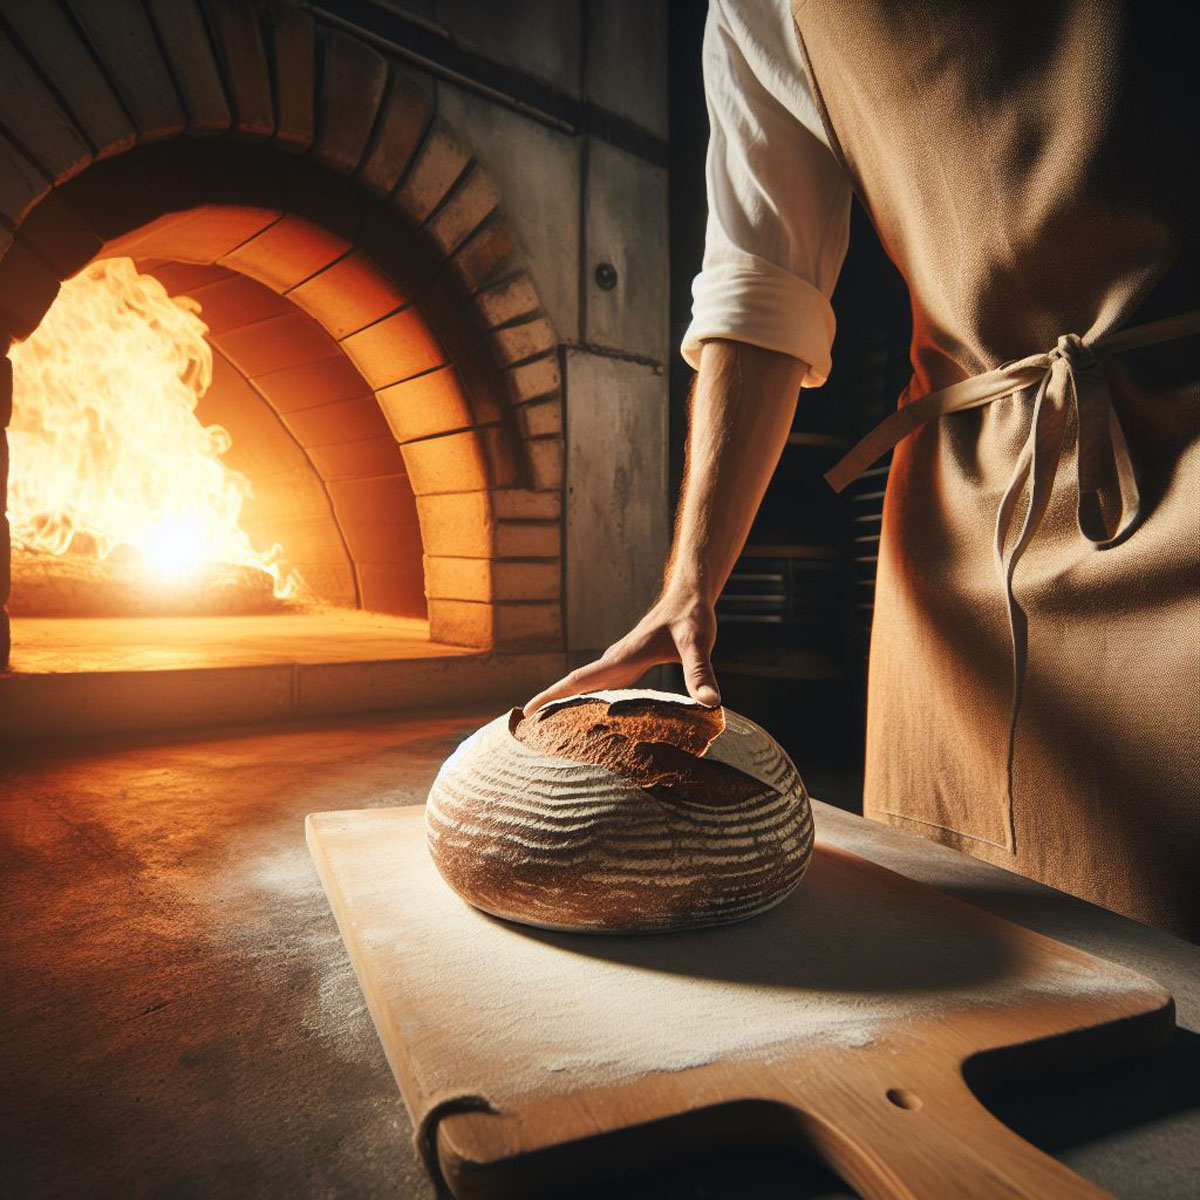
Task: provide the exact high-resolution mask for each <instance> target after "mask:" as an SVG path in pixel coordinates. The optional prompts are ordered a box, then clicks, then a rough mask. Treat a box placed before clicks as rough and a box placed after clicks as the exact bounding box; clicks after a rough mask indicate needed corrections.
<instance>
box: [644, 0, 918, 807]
mask: <svg viewBox="0 0 1200 1200" xmlns="http://www.w3.org/2000/svg"><path fill="white" fill-rule="evenodd" d="M706 11H707V5H705V4H701V3H697V2H696V0H671V2H670V4H669V9H668V13H669V46H670V59H669V87H668V104H669V117H670V141H669V164H668V166H669V172H670V231H671V243H670V263H671V342H672V351H673V355H672V358H671V365H670V373H671V379H670V383H671V482H672V495H673V496H674V495H675V494H677V492H678V488H679V484H680V482H681V480H682V477H683V462H684V446H685V441H686V430H687V405H688V391H689V388H690V386H691V380H692V375H693V373H692V371H691V369H690V368H689V367H688V366H687V364H686V363H685V362H684V361H683V359H682V358H681V357H680V355H679V354H678V346H679V343H680V341H681V340H682V338H683V335H684V332H685V330H686V329H687V326H688V322H689V320H690V319H691V304H692V295H691V286H692V280H693V278H694V277H695V275H696V273H697V272H698V271H699V269H700V263H701V259H702V257H703V253H704V226H705V219H706V211H707V210H706V202H705V190H704V159H705V151H706V147H707V142H708V117H707V112H706V109H705V103H704V81H703V78H702V74H701V43H702V40H703V35H704V22H705V16H706ZM833 307H834V312H835V314H836V317H837V337H836V339H835V341H834V345H833V372H832V374H831V376H830V378H829V381H828V382H827V383H826V384H825V386H824V387H822V388H819V389H807V390H805V391H804V392H803V393H802V395H801V398H800V404H799V406H798V409H797V413H796V419H795V423H794V426H793V437H792V439H791V442H790V443H789V445H788V447H787V448H786V449H785V450H784V452H783V457H782V459H781V461H780V464H779V467H778V469H777V471H776V473H775V477H774V479H773V480H772V483H771V485H770V487H769V489H768V491H767V495H766V498H765V499H764V501H763V506H762V509H761V510H760V512H759V515H758V518H757V519H756V521H755V524H754V528H753V530H752V531H751V534H750V544H749V545H748V547H747V552H746V554H745V555H744V556H743V557H742V559H741V560H739V562H738V565H737V566H736V567H735V569H734V573H733V576H732V578H731V579H730V581H729V584H728V586H727V587H726V589H725V593H724V594H723V596H722V598H721V600H720V602H719V604H718V616H719V618H720V632H719V635H718V642H717V647H716V651H715V654H714V661H715V664H716V666H717V674H718V679H719V682H720V685H721V692H722V699H723V700H724V701H725V703H726V704H728V705H729V706H730V707H731V708H734V709H737V710H739V711H741V712H743V713H745V714H746V715H747V716H749V717H752V718H753V719H754V720H756V721H758V722H759V723H760V724H761V725H763V726H764V727H766V728H767V729H769V730H770V731H771V733H772V734H774V735H775V737H776V738H778V739H779V741H780V742H781V743H782V744H783V745H784V746H785V747H786V748H787V750H788V751H789V753H791V755H792V757H793V758H795V759H796V761H797V763H798V765H799V766H800V770H801V773H802V774H803V775H804V777H805V779H806V781H807V782H808V785H809V787H810V789H811V790H812V791H813V792H814V793H815V794H818V795H820V796H821V797H822V798H823V799H827V800H831V801H833V802H835V803H838V804H840V805H842V806H843V807H846V808H851V809H856V810H857V809H860V808H861V778H862V749H863V734H864V717H865V700H866V692H865V687H866V666H867V651H868V644H869V637H870V626H871V615H872V600H873V594H874V579H875V556H876V553H877V548H878V535H879V519H880V512H881V509H882V495H883V489H884V484H885V483H886V475H887V466H886V461H885V463H884V464H883V465H881V466H880V467H878V468H877V469H876V470H875V471H874V472H871V473H868V474H867V475H866V476H864V477H863V478H862V479H861V480H859V481H858V482H857V483H856V484H854V485H852V486H851V487H850V488H849V489H848V490H847V491H846V492H845V493H843V494H842V495H841V496H838V495H835V494H834V492H833V491H832V490H831V489H830V488H829V487H828V486H827V485H826V483H825V481H824V479H823V478H822V475H823V473H824V472H825V471H826V470H828V469H829V467H831V466H832V465H833V463H834V462H836V461H837V459H838V458H839V457H840V455H841V454H842V453H843V452H844V451H845V450H846V449H848V448H849V447H850V445H852V444H853V443H854V442H855V441H856V440H857V439H858V438H859V437H861V436H862V435H863V434H864V433H866V432H867V431H868V430H869V429H870V428H871V427H872V426H873V425H874V424H875V423H876V422H877V421H879V420H881V419H882V418H883V417H884V416H885V415H886V414H887V412H888V411H889V410H890V409H892V408H894V407H895V403H896V398H897V396H898V395H899V393H900V391H901V390H902V388H903V387H904V385H905V383H906V382H907V381H908V375H909V363H908V345H909V339H910V335H911V321H910V316H909V308H908V298H907V293H906V290H905V286H904V282H903V280H902V279H901V277H900V275H899V273H898V272H897V271H896V269H895V267H894V266H893V265H892V263H891V262H890V261H889V259H888V257H887V255H886V253H885V252H884V250H883V247H882V246H881V245H880V243H879V239H878V238H877V237H876V235H875V231H874V229H873V228H872V226H871V223H870V220H869V219H868V217H867V215H866V213H865V212H864V211H863V209H862V207H861V206H860V205H859V204H858V202H857V201H855V204H854V208H853V213H852V217H851V233H850V248H849V251H848V253H847V255H846V262H845V266H844V267H843V269H842V273H841V276H840V278H839V281H838V285H837V289H836V291H835V292H834V295H833Z"/></svg>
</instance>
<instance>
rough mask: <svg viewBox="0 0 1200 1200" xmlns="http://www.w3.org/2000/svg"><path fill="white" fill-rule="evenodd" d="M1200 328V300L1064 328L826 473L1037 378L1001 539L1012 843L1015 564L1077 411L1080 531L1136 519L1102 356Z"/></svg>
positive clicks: (925, 405) (1104, 531) (921, 403)
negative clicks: (1098, 326)
mask: <svg viewBox="0 0 1200 1200" xmlns="http://www.w3.org/2000/svg"><path fill="white" fill-rule="evenodd" d="M1197 334H1200V310H1196V311H1193V312H1187V313H1182V314H1180V315H1179V316H1175V317H1168V318H1166V319H1165V320H1161V321H1151V322H1149V323H1147V324H1145V325H1136V326H1134V327H1133V328H1130V329H1123V330H1120V331H1119V332H1117V333H1113V334H1109V335H1108V336H1107V337H1103V338H1100V339H1098V340H1097V341H1095V342H1092V343H1089V342H1086V341H1084V340H1083V339H1082V338H1080V337H1078V336H1077V335H1076V334H1073V333H1068V334H1064V335H1063V336H1062V337H1060V338H1059V339H1058V344H1057V345H1056V346H1055V347H1054V349H1052V350H1049V351H1046V352H1045V353H1042V354H1033V355H1030V356H1029V357H1028V358H1022V359H1019V360H1018V361H1015V362H1011V363H1005V364H1004V365H1003V366H1000V367H997V368H996V369H995V370H992V371H987V372H985V373H984V374H982V375H975V376H973V377H972V378H970V379H964V380H962V381H961V382H959V383H955V384H951V386H950V387H947V388H942V389H940V390H939V391H936V392H930V393H929V395H927V396H922V397H921V398H920V399H919V400H914V401H912V403H910V404H905V405H904V406H902V407H901V408H899V409H897V410H896V412H894V413H893V414H892V415H891V416H890V417H888V418H887V419H886V420H884V421H882V422H880V424H878V425H877V426H876V427H875V428H874V429H873V430H871V432H870V433H868V434H867V436H866V437H865V438H863V439H862V441H861V442H859V443H858V445H856V446H855V447H854V449H852V450H851V451H850V452H849V453H848V454H847V455H846V456H845V457H844V458H843V459H842V460H841V461H840V462H838V463H837V465H836V466H834V467H833V469H832V470H830V471H829V472H828V473H827V474H826V476H825V478H826V480H827V481H828V482H829V484H830V486H831V487H832V488H833V489H834V491H837V492H840V491H842V490H843V489H844V488H845V487H846V486H847V485H848V484H850V483H852V482H853V481H854V480H855V479H857V478H858V477H859V475H861V474H862V473H863V471H865V470H866V469H867V468H868V467H869V466H871V465H872V464H873V463H874V462H876V461H877V460H878V459H879V458H881V457H882V456H883V455H884V454H886V453H887V452H888V451H889V450H891V449H892V448H893V447H895V446H896V445H897V444H898V443H899V442H901V441H902V440H903V439H904V438H906V437H907V436H908V435H909V434H910V433H913V432H915V431H916V430H917V429H918V428H920V426H922V425H924V424H926V423H927V422H929V421H932V420H936V419H937V418H939V417H943V416H945V415H946V414H947V413H952V412H961V411H963V410H965V409H968V408H979V407H981V406H982V405H985V404H991V403H992V401H994V400H1000V399H1002V398H1003V397H1005V396H1011V395H1012V394H1013V393H1014V392H1019V391H1021V390H1022V389H1023V388H1028V387H1033V386H1036V389H1037V390H1036V391H1035V393H1034V401H1033V415H1032V417H1031V419H1030V423H1029V437H1028V439H1027V440H1026V442H1025V445H1024V446H1023V447H1022V449H1021V453H1020V454H1019V456H1018V458H1017V463H1016V467H1015V468H1014V470H1013V474H1012V478H1011V479H1010V480H1009V483H1008V487H1007V488H1006V489H1005V492H1004V496H1003V498H1002V499H1001V501H1000V508H999V510H998V511H997V513H996V529H995V540H994V544H993V550H994V558H995V563H996V571H997V574H998V575H999V577H1000V581H1001V585H1002V586H1003V588H1004V598H1005V604H1006V607H1007V610H1008V622H1009V633H1010V636H1011V641H1012V657H1013V693H1012V707H1011V713H1010V720H1009V730H1008V751H1007V755H1006V761H1005V772H1004V773H1005V783H1004V799H1005V809H1006V817H1007V846H1008V849H1009V850H1012V851H1014V852H1015V850H1016V831H1015V826H1014V821H1013V803H1012V799H1013V797H1012V785H1013V753H1014V748H1015V744H1016V731H1017V718H1018V716H1019V715H1020V708H1021V697H1022V691H1023V689H1024V680H1025V660H1026V654H1027V643H1028V639H1027V628H1026V624H1027V623H1026V618H1025V614H1024V612H1023V611H1022V610H1021V607H1020V605H1019V604H1018V603H1017V601H1016V598H1015V597H1014V595H1013V574H1014V572H1015V571H1016V567H1017V563H1018V561H1019V560H1020V558H1021V555H1022V554H1023V553H1024V552H1025V549H1026V547H1027V546H1028V545H1029V543H1030V541H1031V539H1032V538H1033V535H1034V534H1035V533H1036V532H1037V529H1038V526H1039V525H1040V524H1041V520H1042V517H1043V516H1044V514H1045V512H1046V507H1047V505H1048V503H1049V500H1050V492H1051V488H1052V487H1053V484H1054V479H1055V475H1056V472H1057V470H1058V464H1059V461H1060V459H1061V457H1062V450H1063V443H1064V440H1065V436H1066V431H1067V427H1068V424H1069V418H1070V416H1071V415H1072V413H1073V414H1074V417H1075V424H1076V431H1077V433H1076V436H1077V446H1078V449H1077V469H1076V480H1075V482H1076V496H1075V514H1076V521H1077V524H1078V526H1079V530H1080V532H1081V533H1082V534H1083V535H1084V537H1086V538H1087V539H1088V541H1090V542H1092V543H1093V544H1094V545H1095V546H1097V547H1098V548H1104V547H1107V546H1113V545H1115V544H1116V543H1117V542H1119V541H1120V540H1121V539H1122V538H1124V537H1125V536H1126V534H1128V533H1129V532H1130V531H1131V530H1132V529H1133V527H1134V525H1135V524H1136V523H1137V520H1138V516H1139V513H1140V504H1141V501H1140V496H1139V493H1138V485H1137V476H1136V473H1135V472H1134V469H1133V462H1132V460H1131V458H1130V455H1129V447H1128V445H1127V444H1126V441H1125V434H1124V431H1123V430H1122V428H1121V422H1120V420H1119V419H1118V417H1117V412H1116V409H1115V408H1114V407H1113V403H1112V396H1111V395H1110V393H1109V387H1108V379H1107V377H1106V376H1105V374H1104V370H1103V367H1102V362H1103V359H1104V358H1107V357H1108V356H1110V355H1112V354H1116V353H1120V352H1121V351H1125V350H1133V349H1137V348H1140V347H1142V346H1152V345H1155V344H1156V343H1159V342H1169V341H1175V340H1176V339H1178V338H1185V337H1192V336H1195V335H1197ZM1114 483H1115V485H1116V488H1115V490H1114V488H1113V486H1112V485H1113V484H1114ZM1022 499H1027V506H1026V509H1025V517H1024V520H1023V521H1022V523H1021V528H1020V530H1019V531H1018V533H1017V536H1016V538H1015V539H1013V540H1012V542H1011V545H1010V544H1009V542H1010V538H1009V534H1010V532H1011V530H1012V524H1013V518H1014V516H1015V514H1016V511H1017V508H1018V505H1019V504H1020V502H1021V501H1022Z"/></svg>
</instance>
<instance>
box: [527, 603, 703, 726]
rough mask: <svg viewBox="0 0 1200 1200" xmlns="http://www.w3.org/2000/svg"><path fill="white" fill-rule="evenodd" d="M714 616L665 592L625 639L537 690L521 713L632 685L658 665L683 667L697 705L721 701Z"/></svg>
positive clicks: (701, 604)
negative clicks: (715, 662)
mask: <svg viewBox="0 0 1200 1200" xmlns="http://www.w3.org/2000/svg"><path fill="white" fill-rule="evenodd" d="M716 640H717V615H716V613H715V612H714V611H713V606H712V604H711V603H710V602H709V601H708V600H706V599H704V598H703V597H700V596H696V595H672V594H670V593H666V592H664V593H663V595H662V596H660V597H659V599H658V600H657V601H655V603H654V607H653V608H651V609H650V611H649V612H648V613H647V614H646V615H645V616H644V617H643V618H642V619H641V620H640V621H639V622H638V623H637V624H636V625H635V626H634V627H633V628H632V629H631V630H630V631H629V632H628V633H627V634H626V635H625V636H624V637H623V638H621V640H620V641H618V642H614V643H613V644H612V645H611V646H609V648H608V649H607V650H605V652H604V653H603V654H602V655H601V656H600V657H599V658H598V659H596V661H595V662H590V663H588V664H587V665H586V666H583V667H578V668H577V669H576V670H574V671H572V672H571V673H570V674H569V675H566V676H564V677H563V678H562V679H560V680H559V681H558V682H557V683H555V684H553V685H551V686H550V687H548V688H546V690H545V691H544V692H539V693H538V694H537V695H536V696H534V698H533V699H532V700H530V701H529V703H528V704H526V705H525V710H524V711H525V715H526V716H529V714H530V713H532V712H535V711H536V710H537V709H539V708H541V706H542V705H543V704H545V703H547V702H548V701H550V700H561V699H562V698H563V697H564V696H577V695H578V694H579V693H580V692H595V691H600V690H602V689H605V688H623V687H629V686H630V685H631V684H633V683H636V682H637V681H638V679H640V678H641V676H642V675H643V674H644V673H645V672H646V671H648V670H649V669H650V668H651V667H653V666H657V665H658V664H659V663H667V662H678V663H682V664H683V678H684V682H685V683H686V684H687V690H688V693H689V694H690V695H691V697H692V699H693V700H696V701H699V703H701V704H708V705H716V704H720V703H721V695H720V693H719V692H718V691H717V678H716V676H715V675H714V674H713V668H712V648H713V645H714V644H715V643H716Z"/></svg>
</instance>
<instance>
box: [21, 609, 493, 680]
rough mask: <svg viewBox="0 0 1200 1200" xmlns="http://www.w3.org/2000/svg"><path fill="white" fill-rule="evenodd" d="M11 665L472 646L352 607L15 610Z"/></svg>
mask: <svg viewBox="0 0 1200 1200" xmlns="http://www.w3.org/2000/svg"><path fill="white" fill-rule="evenodd" d="M12 643H13V647H12V669H13V670H14V671H23V672H28V673H30V674H36V675H44V674H55V673H60V672H71V671H147V670H152V671H170V670H180V669H183V668H188V667H210V668H211V667H258V666H269V665H272V664H276V663H327V662H338V663H348V662H372V661H378V660H379V659H392V658H446V657H454V656H459V655H464V654H473V653H478V652H477V651H472V650H470V649H467V648H464V647H462V646H448V645H445V644H444V643H442V642H431V641H430V640H429V622H428V621H420V620H416V619H414V618H412V617H391V616H387V615H384V614H380V613H368V612H359V611H357V610H351V609H329V610H327V611H323V612H296V613H278V614H270V615H264V616H245V617H95V618H86V617H14V618H13V619H12Z"/></svg>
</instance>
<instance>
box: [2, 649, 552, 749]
mask: <svg viewBox="0 0 1200 1200" xmlns="http://www.w3.org/2000/svg"><path fill="white" fill-rule="evenodd" d="M431 649H432V650H434V652H435V655H436V656H431V657H427V658H422V657H420V656H417V655H414V656H412V657H397V658H395V659H393V660H378V659H377V660H372V661H362V662H331V663H280V664H277V665H265V666H249V667H210V668H203V667H200V668H195V669H191V670H186V669H185V670H173V671H121V672H105V671H89V672H80V673H74V674H72V673H64V674H45V675H30V674H23V673H16V672H14V673H12V674H9V675H4V676H0V744H2V743H8V744H10V745H14V744H15V745H22V744H27V743H29V742H30V741H33V740H36V739H43V738H78V737H87V736H92V735H107V734H114V733H124V732H132V733H151V732H155V731H159V730H166V729H183V728H196V727H205V726H219V725H237V726H242V725H245V724H247V723H249V722H256V721H288V720H295V719H299V718H307V717H317V716H335V715H339V714H343V713H360V712H374V711H381V710H396V711H403V710H408V709H413V710H422V711H425V710H428V709H430V708H437V707H444V706H448V705H454V704H461V703H462V699H463V697H464V696H470V697H472V699H473V700H488V701H493V700H494V701H495V702H496V704H497V707H504V706H507V705H510V704H518V703H521V702H523V701H524V700H526V699H528V698H529V696H531V695H533V694H534V693H535V692H536V691H538V690H539V689H540V688H542V687H544V686H545V685H546V682H547V681H548V680H551V679H556V678H558V676H560V675H561V674H562V673H563V671H564V670H565V659H564V656H563V654H562V653H561V651H553V650H551V651H541V652H529V653H515V654H505V653H496V652H478V653H469V652H468V653H458V654H449V655H448V654H446V653H445V652H444V651H443V652H441V653H436V648H432V647H431Z"/></svg>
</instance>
